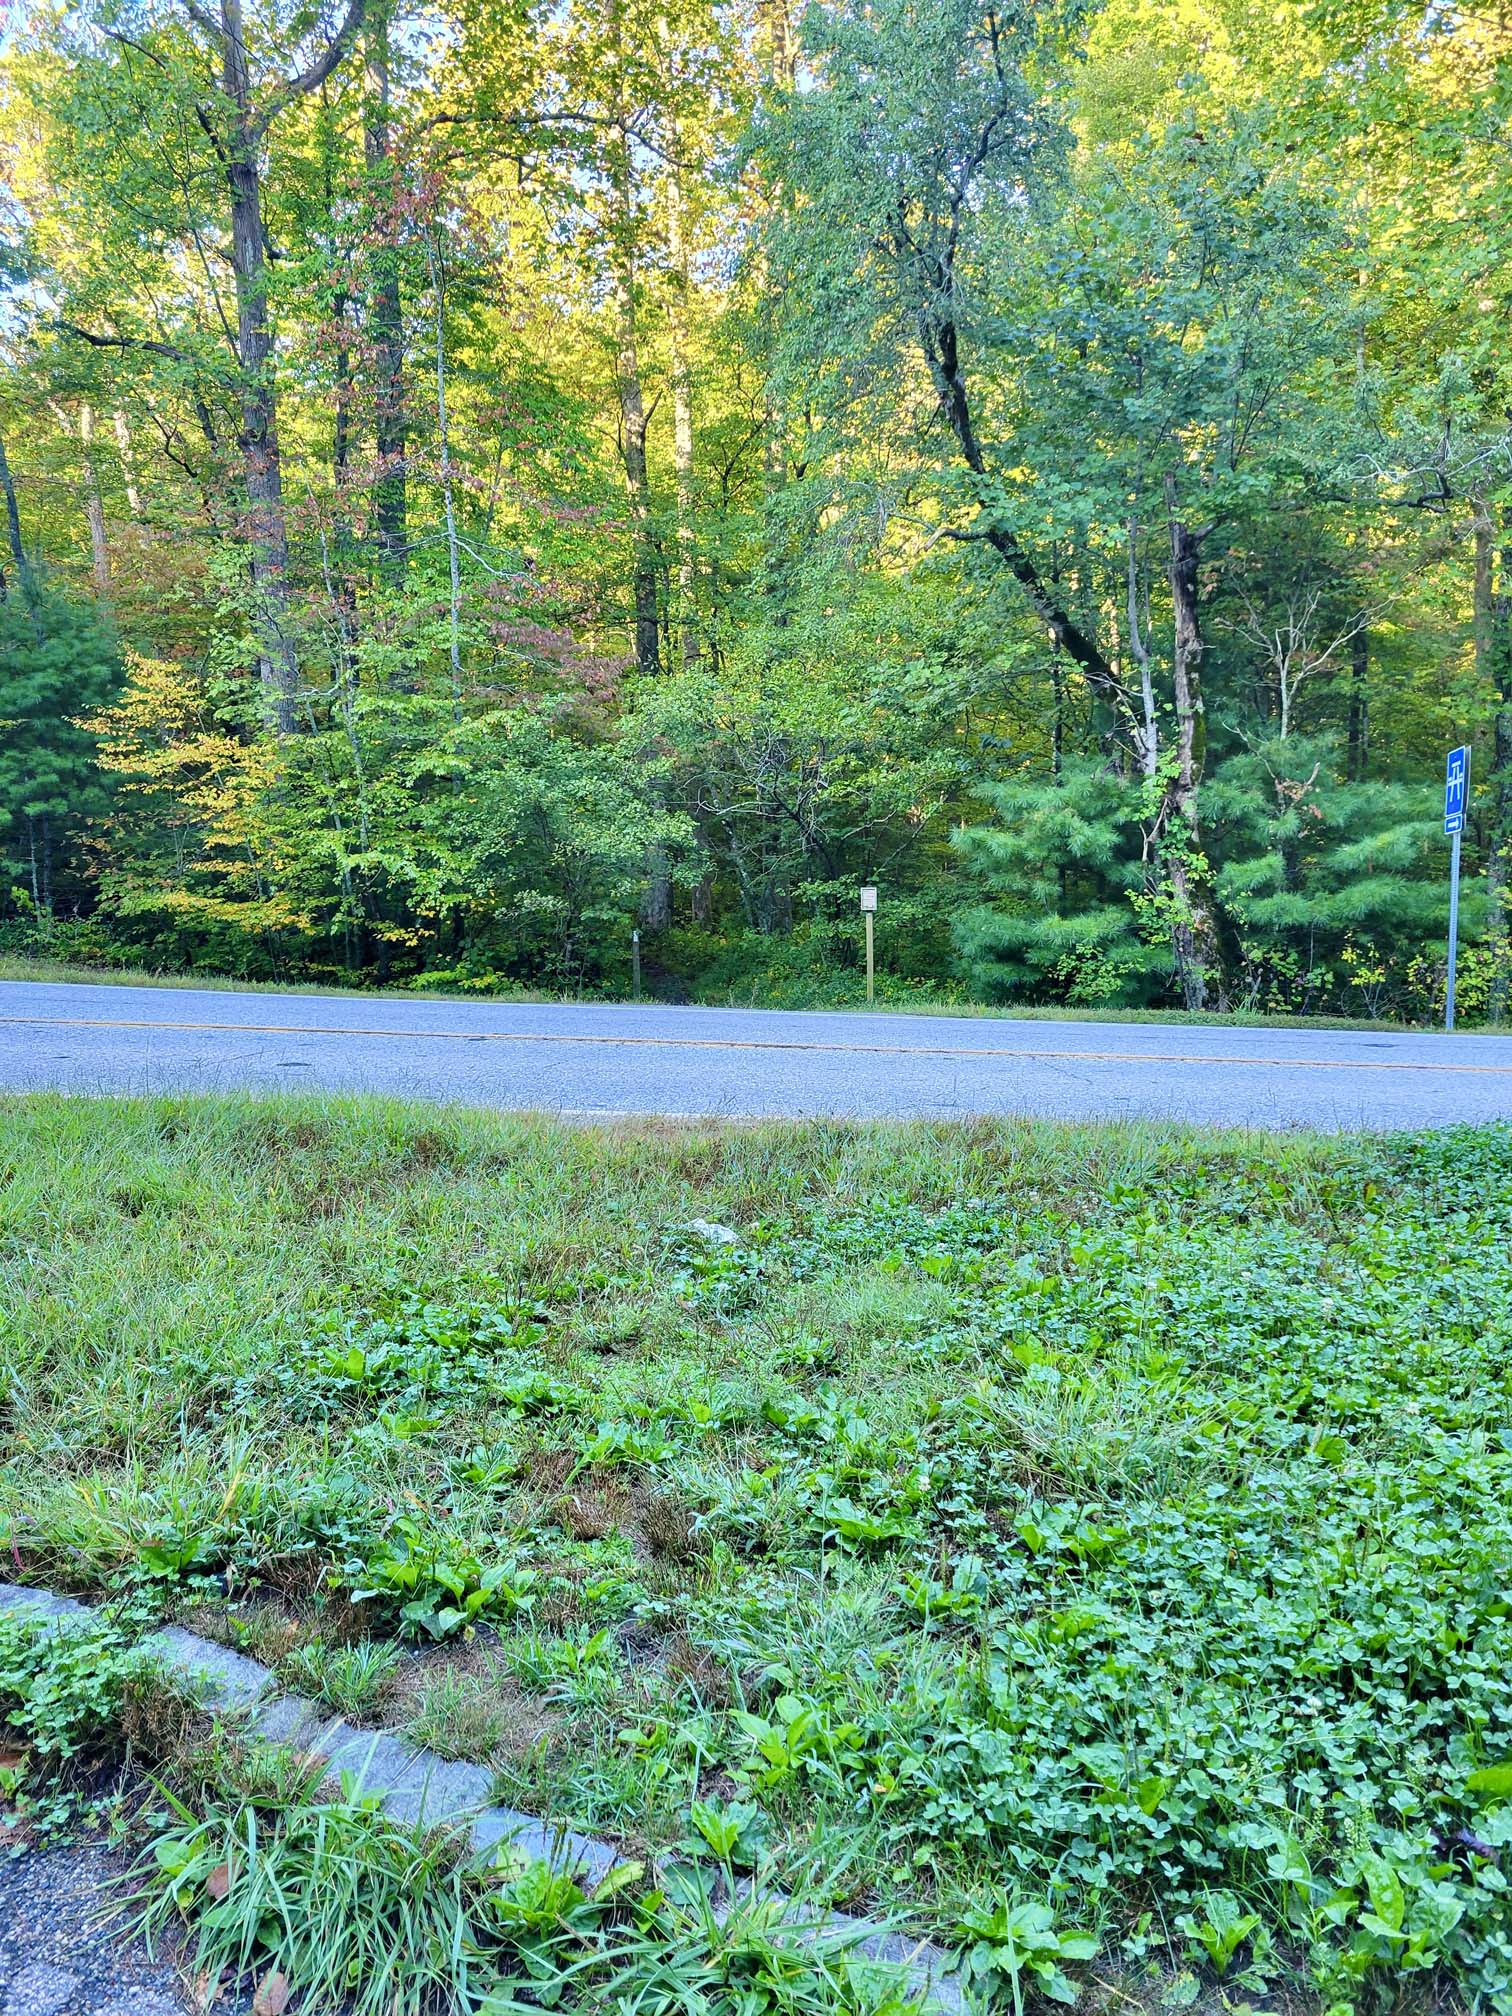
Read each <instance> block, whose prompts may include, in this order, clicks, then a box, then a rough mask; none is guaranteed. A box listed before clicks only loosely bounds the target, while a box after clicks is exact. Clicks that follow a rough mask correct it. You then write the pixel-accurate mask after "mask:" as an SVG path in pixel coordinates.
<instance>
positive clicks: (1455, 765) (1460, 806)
mask: <svg viewBox="0 0 1512 2016" xmlns="http://www.w3.org/2000/svg"><path fill="white" fill-rule="evenodd" d="M1469 789H1470V751H1469V750H1468V749H1451V750H1450V751H1449V767H1448V769H1447V770H1446V771H1445V772H1444V831H1445V832H1446V833H1462V832H1463V831H1464V828H1465V799H1466V797H1467V796H1468V795H1469Z"/></svg>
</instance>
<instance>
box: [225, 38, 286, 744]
mask: <svg viewBox="0 0 1512 2016" xmlns="http://www.w3.org/2000/svg"><path fill="white" fill-rule="evenodd" d="M220 18H221V63H222V75H221V81H222V85H223V87H224V90H225V94H226V97H227V99H228V100H229V101H230V103H231V105H232V106H233V107H234V108H235V111H234V116H233V118H232V120H231V130H230V133H229V135H228V139H227V147H226V180H227V183H228V185H229V188H230V193H231V267H232V272H233V274H234V276H235V282H236V325H237V350H238V355H239V361H240V364H241V382H242V393H241V434H240V447H241V453H242V470H243V479H244V481H245V483H246V489H247V517H248V525H247V532H248V538H249V540H250V542H251V548H252V583H253V588H254V590H255V592H256V596H257V619H256V620H257V627H258V633H259V645H260V651H259V662H258V670H259V673H260V676H261V678H262V682H263V691H264V693H265V695H266V697H267V703H268V713H269V718H270V720H271V722H272V724H273V727H274V728H275V730H276V731H277V733H279V734H280V735H287V734H289V733H290V732H291V731H292V729H293V727H294V719H295V708H296V705H297V701H298V694H299V659H298V655H297V653H296V651H295V648H294V638H293V634H292V630H291V626H290V621H289V581H288V576H289V534H288V523H287V519H286V517H285V514H284V497H283V470H282V465H281V463H280V460H279V449H278V404H277V395H276V392H275V389H274V382H273V331H272V324H271V322H270V320H269V315H268V269H267V257H266V250H265V245H264V239H263V219H262V183H261V178H260V176H259V173H258V147H259V138H260V136H259V133H258V131H257V126H256V121H255V116H254V113H253V109H252V85H251V74H250V70H249V67H248V62H247V45H246V39H245V32H244V27H243V22H242V9H241V0H221V13H220Z"/></svg>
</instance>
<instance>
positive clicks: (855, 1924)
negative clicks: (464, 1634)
mask: <svg viewBox="0 0 1512 2016" xmlns="http://www.w3.org/2000/svg"><path fill="white" fill-rule="evenodd" d="M6 1612H9V1613H11V1614H21V1615H28V1616H33V1617H36V1618H39V1619H41V1620H44V1621H50V1622H52V1623H54V1624H56V1625H57V1626H58V1628H59V1629H64V1628H66V1627H67V1626H68V1625H70V1624H77V1623H81V1622H83V1621H85V1620H87V1619H88V1618H90V1617H92V1616H93V1615H94V1612H93V1610H92V1609H91V1608H90V1607H89V1605H88V1604H86V1603H79V1602H76V1601H75V1600H74V1598H73V1597H71V1596H54V1595H52V1594H51V1593H50V1592H49V1591H47V1590H45V1589H30V1588H24V1587H22V1586H21V1585H20V1584H19V1583H15V1582H0V1614H4V1613H6ZM137 1650H138V1651H139V1652H141V1653H143V1654H145V1655H146V1657H147V1658H148V1660H149V1661H150V1663H151V1664H152V1665H153V1666H154V1667H155V1668H156V1669H157V1670H158V1672H159V1673H160V1674H161V1675H162V1677H163V1678H164V1679H167V1680H170V1681H172V1682H173V1683H174V1684H176V1685H178V1686H180V1687H183V1688H185V1689H186V1690H187V1691H189V1692H191V1693H192V1694H193V1695H194V1697H195V1698H196V1699H197V1700H198V1702H199V1704H200V1706H201V1707H202V1708H204V1709H206V1710H208V1711H209V1712H210V1713H212V1714H220V1715H234V1716H238V1717H243V1718H245V1720H246V1726H247V1728H248V1729H249V1730H250V1731H251V1732H252V1733H253V1734H255V1735H256V1736H257V1737H258V1739H259V1740H261V1741H262V1742H265V1743H269V1744H279V1745H285V1746H287V1747H289V1748H291V1749H296V1750H300V1751H303V1752H305V1753H306V1754H307V1755H310V1756H314V1757H319V1758H321V1759H322V1760H323V1761H324V1763H325V1765H326V1774H325V1775H326V1777H327V1779H328V1780H329V1779H337V1778H340V1777H341V1776H342V1775H343V1774H347V1773H350V1774H351V1777H352V1778H353V1779H354V1780H355V1781H356V1787H357V1789H360V1790H362V1791H364V1792H368V1793H376V1794H377V1795H378V1797H379V1798H380V1799H381V1801H382V1804H383V1808H384V1811H385V1812H386V1813H389V1814H391V1815H392V1816H393V1817H394V1818H395V1819H396V1820H398V1821H401V1822H405V1823H420V1824H424V1825H426V1826H431V1827H440V1826H447V1825H459V1824H461V1823H467V1826H468V1837H469V1840H470V1843H471V1846H472V1849H473V1851H474V1853H475V1854H480V1855H481V1854H487V1853H491V1852H492V1851H493V1850H495V1849H497V1848H499V1847H501V1846H503V1845H504V1844H505V1843H508V1844H509V1845H511V1846H512V1847H514V1848H516V1849H517V1850H518V1851H519V1852H520V1853H521V1854H522V1855H524V1856H526V1857H527V1858H528V1859H529V1860H530V1861H532V1862H537V1861H539V1862H546V1863H548V1864H549V1865H550V1866H551V1867H552V1868H554V1869H557V1870H559V1871H561V1872H562V1873H564V1874H566V1873H570V1874H571V1875H573V1876H575V1877H576V1878H578V1879H579V1880H580V1881H581V1882H582V1883H583V1884H584V1887H585V1888H587V1889H590V1890H591V1889H592V1888H593V1887H594V1886H595V1885H596V1884H598V1883H601V1882H602V1881H603V1879H604V1878H605V1877H606V1876H607V1875H608V1874H609V1872H610V1871H611V1870H612V1869H614V1868H616V1867H617V1866H618V1865H619V1864H620V1862H621V1860H622V1859H623V1858H622V1857H621V1854H620V1851H619V1850H618V1849H617V1848H615V1847H614V1846H613V1845H612V1844H611V1843H610V1842H608V1841H600V1840H598V1839H597V1838H596V1837H595V1836H593V1835H591V1834H578V1833H575V1832H573V1831H572V1829H570V1828H565V1827H551V1826H548V1825H547V1824H546V1823H545V1822H543V1821H542V1820H540V1819H538V1818H537V1817H536V1816H535V1815H534V1814H530V1813H520V1812H517V1811H516V1810H515V1809H514V1808H513V1807H510V1806H494V1805H491V1804H490V1803H489V1799H488V1793H489V1788H490V1785H491V1783H492V1779H491V1776H490V1774H489V1773H488V1772H487V1771H484V1770H481V1769H480V1768H479V1767H478V1766H477V1765H476V1764H456V1763H449V1762H448V1761H447V1760H446V1759H445V1758H444V1757H438V1756H437V1755H436V1753H435V1752H434V1751H433V1750H425V1749H421V1748H420V1747H419V1746H418V1745H416V1744H412V1743H406V1742H405V1741H404V1740H403V1738H402V1737H398V1736H391V1735H389V1734H388V1733H387V1732H386V1731H383V1730H378V1729H358V1728H353V1727H352V1726H351V1725H350V1724H349V1723H346V1722H343V1721H342V1720H341V1718H340V1717H339V1716H329V1715H327V1714H325V1713H324V1712H323V1711H322V1709H320V1708H319V1707H318V1706H317V1704H316V1703H315V1702H313V1701H307V1700H305V1699H304V1697H303V1696H302V1695H298V1694H281V1693H280V1692H279V1688H278V1683H277V1681H276V1679H275V1678H274V1676H273V1674H272V1673H271V1672H270V1671H269V1669H268V1668H267V1667H266V1666H263V1665H260V1664H259V1663H258V1661H257V1660H255V1659H248V1658H246V1657H245V1656H244V1655H243V1654H242V1653H240V1652H232V1651H231V1650H229V1649H228V1648H227V1647H226V1646H224V1645H217V1644H216V1643H215V1642H214V1641H213V1640H212V1639H209V1638H200V1637H197V1636H196V1635H195V1633H194V1632H192V1631H184V1630H181V1629H180V1628H179V1627H178V1626H177V1625H176V1624H175V1625H169V1626H167V1627H166V1628H165V1629H163V1630H161V1631H154V1632H153V1633H151V1634H150V1635H149V1636H148V1637H146V1638H144V1639H142V1641H141V1642H140V1644H139V1645H138V1647H137ZM751 1894H752V1891H751V1886H750V1885H749V1884H742V1885H739V1886H737V1901H740V1902H743V1901H745V1900H746V1899H748V1898H749V1897H750V1895H751ZM772 1901H773V1902H777V1903H780V1902H781V1901H784V1900H782V1899H780V1898H779V1897H777V1896H774V1897H773V1899H772ZM728 1908H729V1907H726V1911H725V1913H722V1914H721V1915H728ZM831 1934H834V1935H838V1936H839V1937H841V1938H843V1939H845V1940H846V1942H847V1945H848V1948H849V1950H851V1951H854V1952H856V1953H859V1954H862V1955H863V1956H864V1957H865V1958H867V1959H869V1960H878V1961H883V1962H886V1963H887V1964H889V1965H891V1966H895V1967H902V1968H904V1969H906V1970H907V1978H908V1981H909V1984H910V1986H911V1988H912V1989H913V1991H914V1992H915V1993H916V1994H922V1997H923V2000H922V2002H921V2005H920V2006H921V2010H922V2011H928V2012H931V2016H964V2012H965V2010H966V2007H967V2004H966V2001H965V1998H964V1996H963V1994H962V1991H961V1986H960V1983H959V1981H958V1980H957V1979H956V1977H955V1976H954V1975H953V1974H947V1973H946V1972H945V1969H946V1967H947V1966H948V1964H949V1957H950V1956H949V1955H948V1954H947V1953H946V1952H945V1951H944V1950H943V1949H942V1948H941V1947H938V1946H935V1945H933V1944H932V1943H931V1942H930V1941H928V1940H926V1939H915V1938H911V1937H909V1936H908V1935H906V1934H903V1933H898V1932H884V1931H881V1930H880V1929H878V1928H877V1927H875V1926H873V1925H872V1924H871V1923H870V1921H869V1920H867V1919H865V1918H852V1917H849V1916H848V1915H847V1914H846V1913H844V1912H842V1911H835V1912H830V1913H828V1914H827V1915H826V1916H825V1917H824V1918H822V1919H819V1920H817V1921H815V1922H814V1923H813V1924H811V1925H805V1926H803V1927H802V1928H801V1929H800V1930H798V1932H797V1934H796V1936H797V1937H798V1938H799V1940H800V1941H801V1942H802V1943H813V1942H815V1941H817V1940H818V1939H820V1938H823V1937H825V1936H828V1935H831Z"/></svg>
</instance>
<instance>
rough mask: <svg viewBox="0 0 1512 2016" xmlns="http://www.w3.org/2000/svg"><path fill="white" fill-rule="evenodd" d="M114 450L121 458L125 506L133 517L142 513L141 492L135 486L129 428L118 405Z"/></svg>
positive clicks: (138, 516) (134, 468)
mask: <svg viewBox="0 0 1512 2016" xmlns="http://www.w3.org/2000/svg"><path fill="white" fill-rule="evenodd" d="M115 437H116V452H117V454H119V456H120V458H121V480H122V482H124V484H125V485H126V508H127V510H128V511H130V513H131V515H132V517H133V518H134V519H139V518H140V517H141V515H142V493H141V491H140V490H138V488H137V482H136V467H135V464H134V462H133V460H132V454H131V429H130V427H129V426H128V425H127V423H126V415H125V414H124V413H123V412H122V411H121V409H120V407H119V406H118V407H117V408H116V412H115Z"/></svg>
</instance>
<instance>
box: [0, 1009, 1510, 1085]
mask: <svg viewBox="0 0 1512 2016" xmlns="http://www.w3.org/2000/svg"><path fill="white" fill-rule="evenodd" d="M0 1024H8V1025H11V1026H19V1027H26V1028H35V1029H175V1030H181V1031H187V1032H190V1033H193V1034H201V1035H216V1036H346V1037H352V1036H358V1037H364V1036H377V1037H383V1038H385V1039H387V1040H389V1041H398V1042H410V1043H558V1044H578V1045H587V1046H590V1047H593V1046H597V1047H600V1048H607V1049H627V1050H796V1051H830V1052H838V1053H840V1054H844V1055H855V1056H871V1057H1017V1058H1022V1059H1024V1060H1025V1061H1026V1062H1031V1063H1035V1062H1037V1063H1069V1064H1075V1063H1082V1064H1126V1065H1130V1064H1220V1065H1225V1066H1227V1065H1251V1066H1258V1067H1260V1068H1261V1069H1265V1070H1275V1071H1419V1072H1422V1071H1427V1072H1452V1073H1454V1074H1456V1075H1459V1076H1473V1077H1493V1078H1505V1077H1512V1064H1451V1063H1443V1064H1440V1063H1437V1062H1435V1061H1433V1060H1432V1059H1427V1058H1413V1059H1403V1058H1394V1059H1388V1058H1361V1057H1260V1056H1244V1055H1219V1054H1216V1053H1204V1052H1200V1051H1195V1052H1194V1051H1183V1050H1046V1049H1033V1050H1031V1049H1025V1048H1021V1047H1020V1046H1019V1045H1017V1044H1006V1043H998V1044H992V1043H837V1042H806V1041H800V1040H798V1039H796V1038H792V1037H782V1036H608V1035H605V1036H595V1035H591V1034H581V1033H576V1034H571V1035H568V1034H565V1033H558V1032H555V1031H550V1030H526V1029H521V1030H514V1029H479V1030H471V1029H351V1028H347V1029H337V1028H332V1027H331V1026H330V1025H329V1024H327V1023H321V1022H178V1021H158V1022H154V1021H146V1020H129V1019H126V1018H124V1017H123V1018H116V1017H109V1016H88V1015H0Z"/></svg>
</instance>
